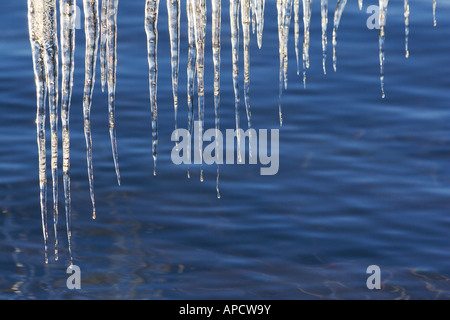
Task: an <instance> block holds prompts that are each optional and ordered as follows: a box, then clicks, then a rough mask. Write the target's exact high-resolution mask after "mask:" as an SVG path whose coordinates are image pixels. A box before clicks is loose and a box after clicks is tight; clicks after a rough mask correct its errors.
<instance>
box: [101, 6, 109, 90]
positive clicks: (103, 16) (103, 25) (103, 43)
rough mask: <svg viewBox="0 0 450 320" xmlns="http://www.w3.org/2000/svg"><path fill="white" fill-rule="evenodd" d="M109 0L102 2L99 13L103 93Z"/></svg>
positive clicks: (105, 75)
mask: <svg viewBox="0 0 450 320" xmlns="http://www.w3.org/2000/svg"><path fill="white" fill-rule="evenodd" d="M110 1H111V0H102V13H101V32H100V33H101V38H100V70H101V82H102V92H105V88H106V79H107V73H108V71H107V68H108V61H107V60H106V30H107V19H108V2H110Z"/></svg>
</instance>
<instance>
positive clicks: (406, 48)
mask: <svg viewBox="0 0 450 320" xmlns="http://www.w3.org/2000/svg"><path fill="white" fill-rule="evenodd" d="M404 1H405V2H404V15H405V57H406V58H409V0H404Z"/></svg>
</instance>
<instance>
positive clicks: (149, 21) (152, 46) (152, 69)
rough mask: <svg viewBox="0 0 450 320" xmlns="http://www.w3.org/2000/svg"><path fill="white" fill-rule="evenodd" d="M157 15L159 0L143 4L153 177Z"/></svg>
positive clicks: (156, 127)
mask: <svg viewBox="0 0 450 320" xmlns="http://www.w3.org/2000/svg"><path fill="white" fill-rule="evenodd" d="M158 14H159V0H147V2H146V4H145V32H146V34H147V50H148V65H149V90H150V107H151V113H152V153H153V175H155V176H156V159H157V149H158V104H157V90H158Z"/></svg>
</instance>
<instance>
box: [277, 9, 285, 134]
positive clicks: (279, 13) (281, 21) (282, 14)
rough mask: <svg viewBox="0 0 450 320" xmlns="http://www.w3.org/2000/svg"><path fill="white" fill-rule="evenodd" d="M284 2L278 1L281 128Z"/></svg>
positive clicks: (280, 116) (281, 114)
mask: <svg viewBox="0 0 450 320" xmlns="http://www.w3.org/2000/svg"><path fill="white" fill-rule="evenodd" d="M283 7H284V2H283V0H277V24H278V43H279V44H278V46H279V49H278V50H279V56H280V71H279V80H278V115H279V118H280V126H282V125H283V113H282V111H281V97H282V95H283V66H284V56H283V53H284V41H283V21H284V12H283Z"/></svg>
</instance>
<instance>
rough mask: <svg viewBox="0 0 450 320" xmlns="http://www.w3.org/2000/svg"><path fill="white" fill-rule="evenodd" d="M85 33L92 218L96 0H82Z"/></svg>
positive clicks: (85, 104) (85, 109) (85, 105)
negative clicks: (92, 118) (92, 122)
mask: <svg viewBox="0 0 450 320" xmlns="http://www.w3.org/2000/svg"><path fill="white" fill-rule="evenodd" d="M83 6H84V16H85V23H84V28H85V34H86V55H85V84H84V98H83V114H84V136H85V139H86V152H87V167H88V176H89V189H90V195H91V202H92V218H93V219H95V218H96V217H97V216H96V210H95V197H94V166H93V163H92V135H91V106H92V95H93V93H94V84H95V67H96V61H97V50H98V49H97V48H98V37H99V17H98V2H97V1H96V0H83Z"/></svg>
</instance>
